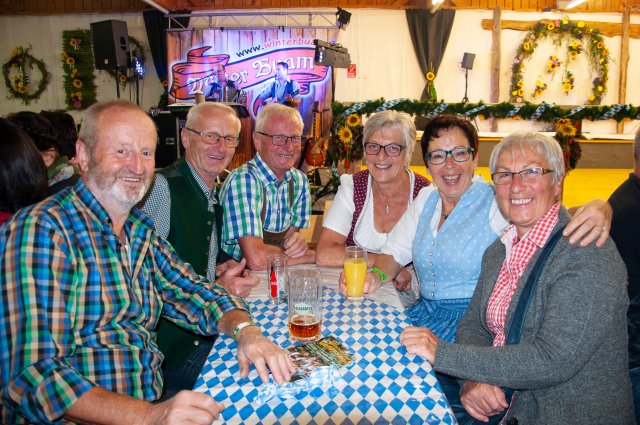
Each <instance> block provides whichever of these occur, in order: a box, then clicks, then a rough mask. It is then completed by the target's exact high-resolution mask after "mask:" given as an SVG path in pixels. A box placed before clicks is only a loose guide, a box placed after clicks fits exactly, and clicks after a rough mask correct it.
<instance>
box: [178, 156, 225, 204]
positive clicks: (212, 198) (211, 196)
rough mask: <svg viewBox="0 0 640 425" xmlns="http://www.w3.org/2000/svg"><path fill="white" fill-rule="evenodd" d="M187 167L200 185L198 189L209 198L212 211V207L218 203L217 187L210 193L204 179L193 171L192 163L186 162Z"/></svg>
mask: <svg viewBox="0 0 640 425" xmlns="http://www.w3.org/2000/svg"><path fill="white" fill-rule="evenodd" d="M185 162H186V163H187V166H188V167H189V171H191V175H193V178H194V179H195V180H196V183H198V187H199V188H200V190H202V193H204V196H206V197H207V199H208V201H209V209H211V207H212V206H213V205H215V204H217V203H218V196H217V193H216V188H215V186H214V187H213V190H211V192H209V186H207V184H206V183H205V181H204V179H203V178H202V177H200V175H199V174H198V173H196V170H194V169H193V167H192V166H191V163H189V161H186V160H185Z"/></svg>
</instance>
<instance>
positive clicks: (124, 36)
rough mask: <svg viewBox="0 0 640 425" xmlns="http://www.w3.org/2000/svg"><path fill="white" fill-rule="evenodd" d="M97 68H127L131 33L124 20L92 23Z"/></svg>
mask: <svg viewBox="0 0 640 425" xmlns="http://www.w3.org/2000/svg"><path fill="white" fill-rule="evenodd" d="M91 33H92V39H93V56H94V58H95V62H96V69H115V68H126V67H127V59H128V58H129V33H128V32H127V23H126V22H124V21H115V20H109V21H100V22H93V23H92V24H91Z"/></svg>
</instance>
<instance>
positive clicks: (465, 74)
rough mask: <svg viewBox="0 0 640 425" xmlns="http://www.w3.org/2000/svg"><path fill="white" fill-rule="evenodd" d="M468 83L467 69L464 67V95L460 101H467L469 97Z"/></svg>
mask: <svg viewBox="0 0 640 425" xmlns="http://www.w3.org/2000/svg"><path fill="white" fill-rule="evenodd" d="M468 84H469V70H468V69H467V68H465V69H464V97H463V98H462V103H467V102H469V98H468V97H467V86H468Z"/></svg>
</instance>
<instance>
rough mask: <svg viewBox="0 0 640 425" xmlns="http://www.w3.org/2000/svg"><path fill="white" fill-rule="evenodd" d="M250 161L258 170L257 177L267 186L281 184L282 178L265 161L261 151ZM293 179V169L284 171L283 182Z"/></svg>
mask: <svg viewBox="0 0 640 425" xmlns="http://www.w3.org/2000/svg"><path fill="white" fill-rule="evenodd" d="M249 162H250V163H251V164H252V165H254V166H255V170H256V171H257V177H258V178H259V179H260V180H261V181H262V183H263V184H264V185H265V186H267V185H269V184H273V185H275V186H278V185H279V184H281V182H280V180H278V177H276V175H275V174H274V172H273V171H271V168H269V166H268V165H267V163H266V162H264V160H263V159H262V158H261V157H260V154H259V153H256V156H254V157H253V159H252V160H251V161H249ZM291 179H292V176H291V170H287V172H286V173H284V178H283V179H282V183H284V182H288V181H289V180H291Z"/></svg>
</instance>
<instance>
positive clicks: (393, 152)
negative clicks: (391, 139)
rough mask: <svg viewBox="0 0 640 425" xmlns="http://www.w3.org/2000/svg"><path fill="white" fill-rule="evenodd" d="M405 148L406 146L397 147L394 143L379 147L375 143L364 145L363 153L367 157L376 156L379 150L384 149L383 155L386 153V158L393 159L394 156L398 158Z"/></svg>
mask: <svg viewBox="0 0 640 425" xmlns="http://www.w3.org/2000/svg"><path fill="white" fill-rule="evenodd" d="M405 148H406V146H402V145H397V144H395V143H391V144H388V145H384V146H383V145H379V144H377V143H365V144H364V151H365V152H366V153H367V155H378V153H379V152H380V149H384V153H386V154H387V156H394V157H395V156H399V155H400V153H401V152H402V150H403V149H405Z"/></svg>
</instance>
